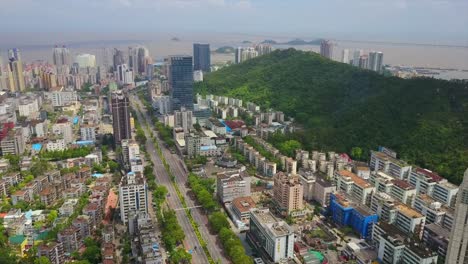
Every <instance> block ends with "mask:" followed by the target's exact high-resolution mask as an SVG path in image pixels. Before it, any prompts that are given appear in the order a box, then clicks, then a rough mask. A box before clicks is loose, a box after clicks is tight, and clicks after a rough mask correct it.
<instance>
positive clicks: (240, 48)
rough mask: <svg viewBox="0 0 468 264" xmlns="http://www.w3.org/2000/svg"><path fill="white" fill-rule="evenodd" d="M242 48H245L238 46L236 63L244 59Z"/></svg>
mask: <svg viewBox="0 0 468 264" xmlns="http://www.w3.org/2000/svg"><path fill="white" fill-rule="evenodd" d="M242 50H243V48H242V47H238V48H237V49H236V55H235V58H234V63H236V64H238V63H241V60H242Z"/></svg>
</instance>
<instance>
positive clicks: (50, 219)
mask: <svg viewBox="0 0 468 264" xmlns="http://www.w3.org/2000/svg"><path fill="white" fill-rule="evenodd" d="M57 217H58V212H57V210H51V211H50V213H49V214H48V215H47V223H48V224H52V223H53V222H54V221H55V219H57Z"/></svg>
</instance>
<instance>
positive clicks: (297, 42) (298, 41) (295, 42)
mask: <svg viewBox="0 0 468 264" xmlns="http://www.w3.org/2000/svg"><path fill="white" fill-rule="evenodd" d="M282 44H286V45H307V44H309V43H308V42H307V41H305V40H303V39H293V40H290V41H288V42H285V43H282Z"/></svg>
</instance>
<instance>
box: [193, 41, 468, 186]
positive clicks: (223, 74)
mask: <svg viewBox="0 0 468 264" xmlns="http://www.w3.org/2000/svg"><path fill="white" fill-rule="evenodd" d="M196 90H197V92H200V93H213V94H218V95H229V96H233V97H238V98H242V99H244V100H248V101H253V102H255V103H258V104H260V105H261V106H263V107H267V108H268V107H272V108H274V109H278V110H282V111H284V112H285V113H287V114H288V115H290V116H293V117H295V119H296V120H297V121H298V123H299V124H303V126H304V127H305V130H304V131H303V132H302V133H300V135H299V137H300V139H301V141H302V142H303V144H304V146H306V147H307V148H308V149H322V150H335V151H345V152H350V150H351V148H353V147H361V148H362V149H363V150H364V153H365V155H367V154H368V151H369V150H370V149H376V148H377V147H378V146H387V147H390V148H392V149H394V150H396V151H397V152H398V153H399V156H400V157H401V158H403V159H405V160H407V161H409V162H411V163H414V164H417V165H419V166H422V167H426V168H428V169H432V170H435V171H437V172H438V173H440V174H441V175H444V176H446V177H447V178H449V179H450V180H451V181H452V182H454V183H459V182H460V181H461V179H462V177H463V172H464V170H465V169H466V168H467V167H468V84H467V83H462V82H449V81H443V80H436V79H429V78H417V79H411V80H404V79H400V78H396V77H384V76H381V75H379V74H376V73H374V72H370V71H366V70H361V69H358V68H356V67H352V66H349V65H346V64H342V63H337V62H333V61H331V60H328V59H325V58H322V57H320V56H319V55H318V54H315V53H311V52H302V51H297V50H294V49H288V50H281V51H279V50H277V51H275V52H273V53H271V54H269V55H267V56H262V57H258V58H255V59H251V60H248V61H246V62H244V63H241V64H238V65H233V66H230V67H226V68H223V69H221V70H219V71H217V72H214V73H211V74H208V75H207V76H205V81H204V82H202V83H199V84H197V86H196Z"/></svg>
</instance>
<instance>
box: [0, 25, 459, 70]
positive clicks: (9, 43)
mask: <svg viewBox="0 0 468 264" xmlns="http://www.w3.org/2000/svg"><path fill="white" fill-rule="evenodd" d="M173 37H177V38H178V39H179V41H173V40H171V39H172V38H173ZM294 38H295V37H284V36H283V37H274V36H260V35H246V34H221V33H212V34H180V35H178V34H172V35H170V34H124V33H123V34H116V33H114V34H89V33H86V34H84V33H83V34H51V33H45V34H40V35H37V34H34V33H33V37H31V35H27V36H26V35H23V34H19V33H18V34H14V35H13V34H12V35H9V36H7V37H6V38H2V39H1V40H0V52H1V55H2V57H4V58H5V55H6V54H5V52H6V50H7V49H8V48H13V47H19V48H20V49H21V51H22V57H23V61H25V62H31V61H34V60H45V61H49V62H51V60H52V48H53V47H54V45H56V44H58V45H62V44H66V45H67V46H68V47H70V49H71V51H72V53H73V55H76V54H78V53H91V54H94V55H96V58H97V61H98V63H100V62H101V61H102V48H104V47H108V48H119V49H122V50H124V51H126V50H127V47H128V46H130V45H134V44H141V45H145V46H146V47H147V48H148V49H149V51H150V54H151V56H152V57H153V59H156V60H161V59H162V58H164V57H165V56H168V55H173V54H191V53H192V44H193V43H194V42H201V43H210V44H211V49H212V50H215V49H216V48H218V47H221V46H232V47H237V46H249V45H252V44H243V43H242V41H244V40H248V41H251V42H252V43H259V42H261V41H263V40H265V39H272V40H275V41H277V42H287V41H289V40H292V39H294ZM26 39H27V41H26ZM303 39H304V40H307V41H310V40H313V39H316V38H314V37H309V38H307V37H303ZM334 42H335V43H336V46H335V48H334V57H335V59H336V60H340V59H341V52H342V50H343V49H349V50H350V54H352V51H353V50H355V49H362V50H364V51H365V52H368V51H372V50H375V51H382V52H384V63H385V64H391V65H407V66H415V67H432V68H445V69H447V68H450V69H460V70H463V69H465V70H468V47H466V46H465V47H464V46H463V45H460V46H456V45H454V46H448V45H447V46H443V45H440V46H435V45H414V44H392V43H390V42H388V43H378V42H366V41H365V40H363V41H360V42H358V41H345V40H335V41H334ZM274 47H275V48H288V47H291V46H287V45H275V46H274ZM292 47H294V48H296V49H301V50H311V51H315V52H318V51H319V49H320V47H319V46H316V45H301V46H292ZM212 60H213V62H214V63H217V62H225V61H228V60H231V61H232V60H233V55H231V54H213V56H212ZM453 74H454V76H452V77H451V78H468V73H467V72H454V73H453Z"/></svg>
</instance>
